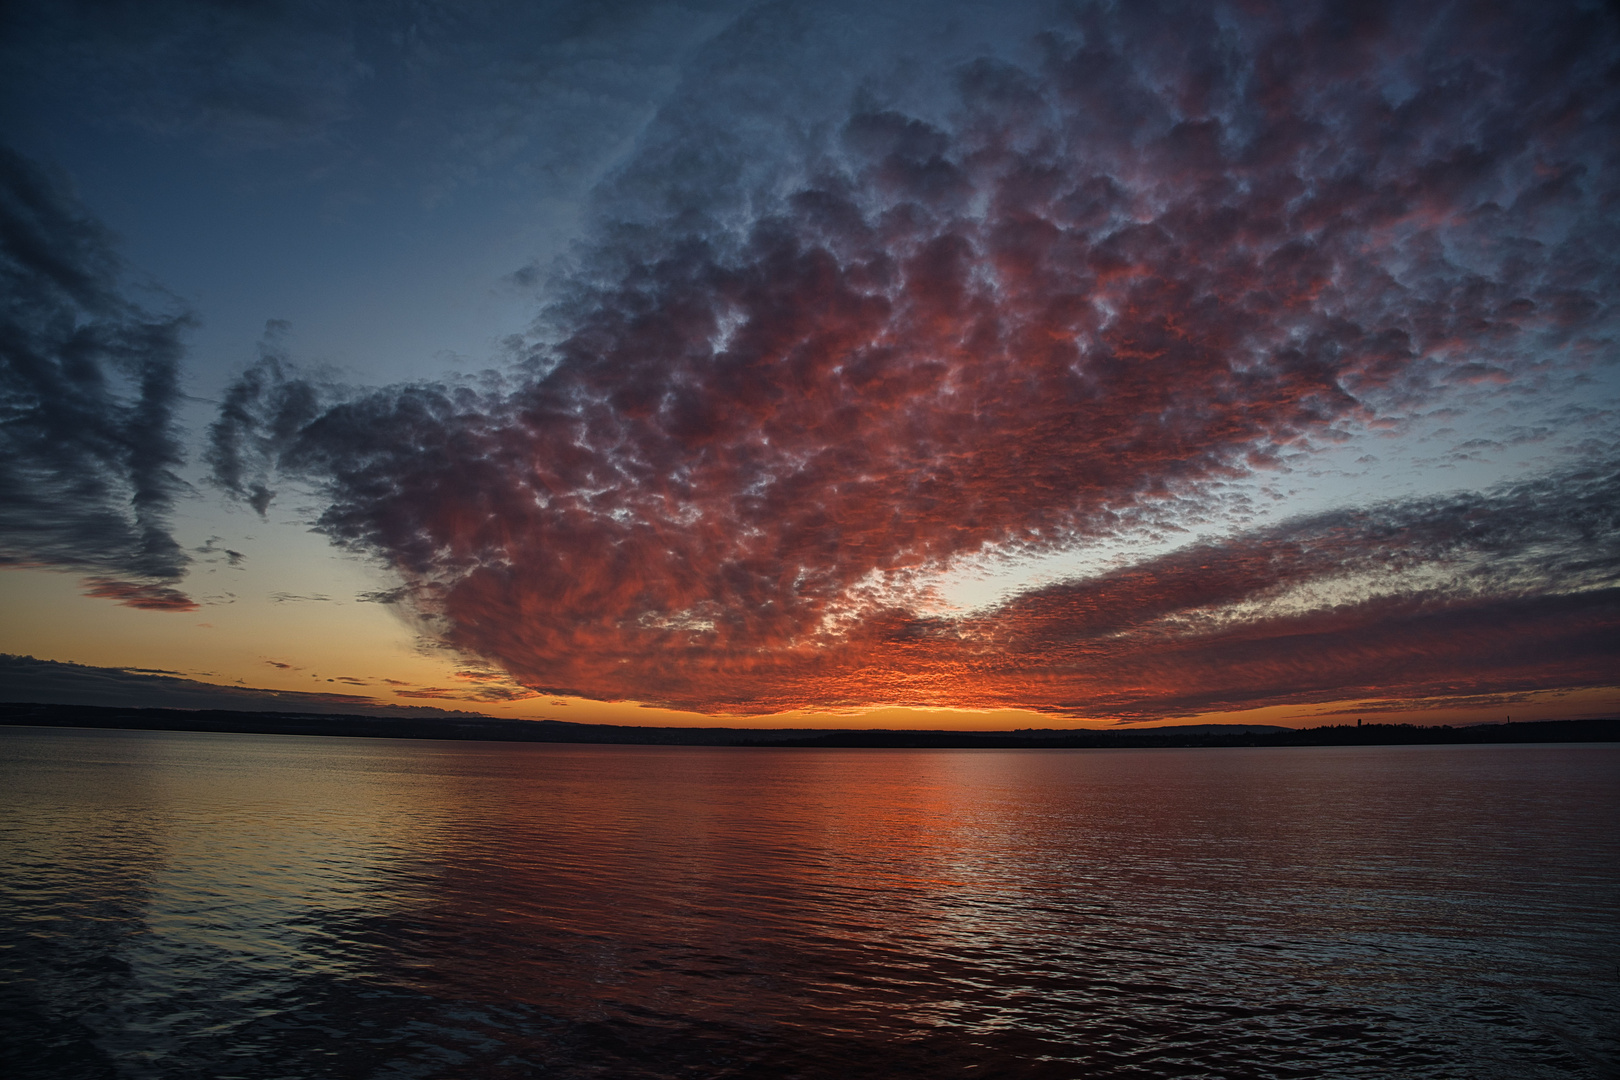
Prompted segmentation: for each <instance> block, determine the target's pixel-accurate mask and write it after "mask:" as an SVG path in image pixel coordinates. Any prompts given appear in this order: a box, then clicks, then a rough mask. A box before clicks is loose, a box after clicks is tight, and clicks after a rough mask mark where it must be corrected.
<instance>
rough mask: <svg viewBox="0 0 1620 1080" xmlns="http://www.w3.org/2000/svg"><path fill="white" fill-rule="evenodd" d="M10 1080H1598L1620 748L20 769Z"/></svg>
mask: <svg viewBox="0 0 1620 1080" xmlns="http://www.w3.org/2000/svg"><path fill="white" fill-rule="evenodd" d="M0 983H3V984H4V985H3V987H0V1009H3V1017H0V1023H3V1024H4V1025H5V1040H4V1041H5V1046H6V1050H5V1053H6V1054H7V1055H8V1058H9V1060H8V1061H7V1062H6V1063H5V1064H6V1066H7V1072H8V1073H9V1075H11V1076H20V1077H59V1076H60V1077H69V1076H71V1077H86V1078H93V1077H128V1078H143V1080H144V1078H158V1077H162V1078H166V1080H167V1078H185V1077H199V1078H200V1077H224V1078H228V1077H243V1078H271V1077H298V1078H305V1077H377V1078H384V1077H388V1078H393V1077H399V1078H405V1077H421V1078H428V1077H495V1078H503V1077H570V1078H572V1077H602V1078H609V1077H613V1078H617V1077H648V1078H652V1077H658V1078H669V1077H682V1078H686V1077H691V1078H697V1077H761V1078H763V1077H804V1078H822V1077H836V1078H840V1080H845V1078H853V1077H987V1076H1008V1077H1043V1078H1044V1077H1172V1076H1174V1077H1182V1076H1211V1077H1321V1076H1326V1077H1338V1076H1344V1077H1355V1076H1365V1077H1391V1076H1401V1077H1447V1078H1450V1077H1487V1078H1489V1077H1501V1078H1504V1080H1506V1078H1536V1077H1612V1076H1615V1075H1617V1064H1616V1063H1617V1062H1620V748H1616V747H1613V746H1556V747H1555V746H1450V747H1391V748H1369V747H1321V748H1261V749H1196V750H1101V751H1098V750H1055V751H1054V750H1007V751H985V750H804V749H712V748H697V747H588V746H547V745H534V744H497V743H473V744H466V743H432V742H410V741H404V740H382V739H376V740H370V739H317V738H301V737H287V736H252V735H223V734H221V735H211V734H182V733H162V732H122V731H76V730H52V729H38V728H34V729H0Z"/></svg>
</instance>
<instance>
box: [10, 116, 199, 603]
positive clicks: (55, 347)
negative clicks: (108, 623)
mask: <svg viewBox="0 0 1620 1080" xmlns="http://www.w3.org/2000/svg"><path fill="white" fill-rule="evenodd" d="M124 276H125V275H124V266H123V263H122V261H121V259H120V258H119V256H118V254H117V252H116V250H115V249H114V246H113V242H112V238H111V237H110V236H109V234H108V233H107V231H106V230H105V229H104V228H102V226H101V225H100V224H99V223H97V222H96V221H95V220H94V219H93V218H92V217H91V216H90V215H89V214H88V213H87V212H86V211H85V210H84V208H83V207H82V206H80V205H79V203H78V202H77V200H76V199H75V198H74V196H73V194H72V192H71V190H70V189H69V187H68V184H67V181H66V179H65V178H63V177H61V176H59V175H55V174H53V173H51V172H48V171H47V170H45V169H44V168H42V167H40V166H38V165H36V164H35V163H33V162H31V161H29V160H27V159H26V158H24V157H22V156H21V155H19V154H17V153H15V152H13V151H11V150H8V149H5V148H0V562H9V563H13V564H18V563H21V564H29V565H44V566H51V567H59V568H65V569H73V570H82V571H84V572H86V573H87V574H89V575H90V577H89V580H88V584H89V594H90V595H92V596H98V597H104V598H107V599H112V600H115V601H117V602H119V603H122V604H127V605H130V606H133V607H142V608H150V609H157V610H170V611H184V610H191V609H192V608H194V607H195V606H196V605H195V604H193V603H192V602H191V601H190V600H188V599H187V598H186V597H185V596H184V595H183V594H182V593H180V592H179V591H178V590H177V589H175V588H174V587H173V586H174V583H175V582H176V581H177V580H178V579H179V578H180V576H181V575H182V574H183V573H184V571H185V568H186V565H187V563H188V562H189V556H187V555H186V553H185V552H184V551H182V550H181V548H180V545H179V544H178V543H177V542H176V541H175V539H174V537H173V536H172V535H171V533H170V526H169V522H170V515H171V512H172V510H173V507H174V501H175V498H176V496H177V494H178V493H179V492H180V491H181V490H182V489H183V487H184V485H183V483H182V481H181V480H180V479H179V477H178V476H177V475H176V472H175V470H176V469H177V468H178V466H179V465H180V463H181V461H182V458H183V454H182V449H181V444H180V438H179V433H178V431H177V427H176V422H175V415H174V414H175V408H176V405H177V403H178V402H179V400H180V394H181V391H180V380H179V365H180V359H181V354H182V345H181V336H182V334H183V333H184V331H185V329H186V328H187V326H188V325H189V323H190V317H189V316H188V315H187V314H185V313H184V312H178V313H169V314H157V313H153V312H151V311H148V310H146V309H145V308H143V307H141V306H140V305H139V304H137V303H136V302H135V301H133V300H132V299H130V298H129V296H128V295H127V294H126V292H125V291H124V282H123V278H124Z"/></svg>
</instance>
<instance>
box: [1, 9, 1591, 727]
mask: <svg viewBox="0 0 1620 1080" xmlns="http://www.w3.org/2000/svg"><path fill="white" fill-rule="evenodd" d="M0 118H3V121H0V123H3V126H0V133H3V136H4V140H3V146H0V276H3V286H0V567H3V572H0V610H3V611H4V613H5V614H4V617H3V618H0V653H8V654H14V655H15V656H18V657H21V656H29V657H34V658H37V659H38V660H41V661H56V662H58V663H59V665H79V666H75V667H66V666H59V667H52V668H51V669H50V670H51V671H52V672H54V673H55V674H54V675H53V676H52V677H53V678H55V677H60V680H61V682H62V685H64V686H66V685H69V684H71V683H72V682H73V680H75V679H83V680H91V681H94V680H96V679H100V680H102V681H103V682H104V683H105V685H108V686H111V685H115V684H116V685H118V686H124V687H127V688H128V693H129V695H130V698H129V700H130V702H131V703H133V704H143V703H148V701H149V699H148V698H146V697H142V694H143V693H145V690H144V689H143V688H147V689H150V688H151V687H161V686H165V685H170V686H172V685H174V682H173V680H174V679H176V678H184V679H188V680H196V681H200V682H203V683H209V684H219V685H221V686H230V687H249V688H263V689H266V690H272V691H282V692H298V693H303V694H317V695H346V696H344V697H327V698H295V697H292V696H283V697H280V698H271V697H269V696H264V697H263V698H262V700H263V701H264V702H271V701H275V702H280V703H281V704H280V705H278V706H277V707H285V705H286V703H288V702H297V701H303V702H305V703H306V704H311V705H321V704H322V703H323V702H324V707H339V706H341V707H345V708H348V707H356V708H358V707H362V706H366V705H369V704H381V705H390V706H435V707H439V708H446V709H468V710H476V711H481V712H488V713H490V714H492V715H502V716H519V717H536V718H539V717H550V718H554V719H564V720H592V721H607V722H614V723H643V724H646V723H678V724H692V723H723V724H728V725H729V724H743V723H747V724H770V725H784V726H803V725H806V724H827V725H836V726H904V725H919V726H927V727H959V728H1005V727H1064V726H1077V725H1078V726H1097V725H1105V724H1110V725H1111V724H1116V723H1119V722H1131V723H1165V722H1177V723H1186V722H1206V721H1243V722H1261V723H1281V724H1289V725H1296V726H1297V725H1306V724H1319V723H1338V722H1344V721H1345V720H1347V719H1348V720H1350V721H1352V722H1353V720H1354V718H1356V717H1366V718H1368V719H1384V720H1392V719H1398V720H1403V721H1414V722H1419V723H1441V722H1444V723H1467V722H1478V721H1486V720H1500V719H1503V718H1504V717H1506V716H1509V715H1511V716H1512V717H1513V718H1514V719H1515V720H1519V719H1523V720H1540V719H1560V718H1566V717H1579V716H1598V715H1615V714H1617V713H1620V686H1617V684H1620V446H1617V438H1616V437H1617V434H1620V411H1617V410H1620V343H1617V338H1616V334H1617V330H1620V319H1617V314H1620V308H1617V304H1620V18H1617V16H1616V15H1615V14H1614V9H1613V8H1612V7H1611V6H1609V5H1605V4H1602V3H1556V2H1546V0H1541V2H1531V3H1521V4H1512V3H1490V4H1469V3H1446V4H1439V3H1412V2H1403V3H1391V4H1388V5H1384V6H1380V5H1378V4H1376V3H1367V2H1353V3H1341V4H1332V3H1315V4H1313V3H1277V4H1267V3H1261V2H1253V0H1235V2H1232V3H1180V4H1178V3H1154V2H1134V0H1133V2H1129V3H1126V2H1121V3H1117V4H1109V3H1086V2H1083V0H1079V2H1072V3H1054V4H1043V3H1006V2H1000V3H983V4H977V3H966V2H954V3H953V2H946V3H920V2H917V3H904V2H887V0H860V2H858V3H857V2H850V3H843V2H819V0H818V2H816V3H779V4H770V3H745V2H738V0H713V2H707V0H693V2H688V3H650V2H649V3H640V2H611V0H604V2H600V3H586V2H558V3H549V4H534V3H527V2H517V0H512V2H507V0H486V2H482V3H479V2H465V0H457V2H448V0H447V2H443V3H438V2H434V0H423V2H410V3H406V2H403V0H401V2H391V0H377V2H359V3H350V4H342V3H336V4H334V3H328V2H313V0H312V2H307V3H306V2H299V0H285V2H277V0H265V2H258V3H241V4H234V3H233V4H226V3H208V2H200V0H199V2H178V0H142V2H135V0H127V2H120V0H105V2H89V0H82V2H71V0H20V2H17V3H12V4H8V5H7V6H6V7H5V8H4V9H3V12H0ZM12 666H13V667H16V663H13V665H12ZM34 667H35V668H37V667H39V665H34ZM91 669H120V670H119V671H107V670H95V671H93V670H91ZM19 670H20V669H19ZM30 670H34V668H30ZM4 679H5V673H4V672H3V671H0V690H5V689H6V684H5V682H4ZM108 680H110V681H108ZM119 680H122V681H119ZM8 692H9V691H8ZM11 696H13V697H15V696H16V695H15V694H14V693H13V694H12V695H11ZM69 696H71V695H69ZM150 700H151V703H156V701H155V699H150ZM240 700H241V701H242V702H243V703H244V706H245V707H261V706H260V705H256V704H254V702H259V701H260V698H255V697H254V696H253V695H242V696H241V699H240Z"/></svg>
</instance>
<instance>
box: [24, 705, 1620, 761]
mask: <svg viewBox="0 0 1620 1080" xmlns="http://www.w3.org/2000/svg"><path fill="white" fill-rule="evenodd" d="M0 726H7V727H69V728H108V729H113V730H126V731H209V732H222V733H234V734H240V735H316V736H338V737H347V738H384V739H428V740H435V741H454V742H526V743H590V744H598V745H623V746H743V747H801V748H816V747H822V748H843V749H860V748H866V749H885V748H887V749H942V750H943V749H964V750H965V749H984V750H1007V749H1077V748H1090V749H1108V748H1117V749H1129V748H1138V749H1140V748H1151V747H1167V748H1168V747H1221V746H1408V745H1454V744H1469V743H1570V742H1620V719H1617V718H1612V717H1611V718H1605V719H1598V720H1543V721H1530V722H1525V723H1518V724H1482V725H1475V726H1471V727H1446V726H1434V727H1424V726H1420V725H1416V724H1360V725H1358V724H1337V725H1331V726H1325V727H1315V728H1275V727H1267V726H1261V725H1245V724H1232V725H1222V724H1189V725H1183V726H1180V727H1176V726H1170V727H1158V728H1135V729H1103V730H1098V729H1095V728H1087V729H1083V730H1074V729H1057V728H1048V729H1023V730H1019V731H909V730H893V729H880V730H869V729H839V730H832V731H828V730H826V729H818V728H725V727H712V728H678V727H630V726H619V725H613V724H573V723H567V722H564V721H559V720H506V719H500V718H497V717H479V718H466V719H463V718H449V719H438V718H427V717H423V718H416V717H411V718H400V717H378V716H358V715H352V714H327V713H294V712H242V711H235V710H228V709H195V710H193V709H136V708H132V709H120V708H111V707H106V706H93V705H42V704H32V703H0Z"/></svg>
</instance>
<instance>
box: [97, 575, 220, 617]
mask: <svg viewBox="0 0 1620 1080" xmlns="http://www.w3.org/2000/svg"><path fill="white" fill-rule="evenodd" d="M84 583H85V585H86V586H87V588H86V589H85V590H84V595H86V596H93V597H95V598H97V599H98V600H115V601H117V602H118V603H120V604H122V605H123V606H125V607H132V608H141V609H142V610H144V611H196V610H197V606H198V605H197V602H196V601H195V600H193V599H191V597H189V596H187V595H186V594H185V593H183V592H181V591H180V590H179V589H175V588H171V587H169V586H167V585H154V584H150V583H148V584H144V585H142V584H136V583H135V582H131V581H116V580H114V579H112V578H86V579H85V581H84Z"/></svg>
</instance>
